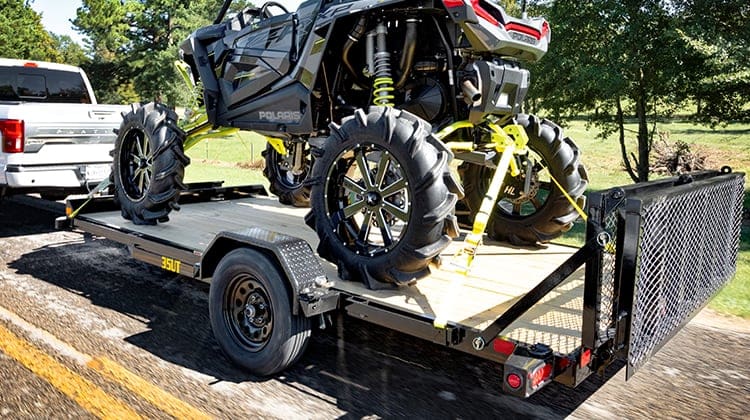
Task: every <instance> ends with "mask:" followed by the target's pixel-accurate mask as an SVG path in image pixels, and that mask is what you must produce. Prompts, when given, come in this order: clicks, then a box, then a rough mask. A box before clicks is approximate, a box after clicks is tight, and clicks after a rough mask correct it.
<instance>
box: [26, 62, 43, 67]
mask: <svg viewBox="0 0 750 420" xmlns="http://www.w3.org/2000/svg"><path fill="white" fill-rule="evenodd" d="M23 66H24V67H39V66H38V65H37V64H36V63H32V62H28V63H24V64H23Z"/></svg>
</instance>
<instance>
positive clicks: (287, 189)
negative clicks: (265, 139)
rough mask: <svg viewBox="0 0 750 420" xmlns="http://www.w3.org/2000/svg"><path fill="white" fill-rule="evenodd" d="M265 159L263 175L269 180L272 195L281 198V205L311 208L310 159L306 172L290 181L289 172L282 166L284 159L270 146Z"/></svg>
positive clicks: (264, 154)
mask: <svg viewBox="0 0 750 420" xmlns="http://www.w3.org/2000/svg"><path fill="white" fill-rule="evenodd" d="M263 157H264V158H265V164H266V165H265V168H264V169H263V175H264V176H265V177H266V179H267V180H268V184H269V187H268V188H269V190H271V193H273V194H274V195H276V196H277V197H278V198H279V203H281V204H287V205H290V206H294V207H310V185H309V183H308V182H307V180H308V178H309V177H310V173H311V169H310V166H312V162H311V161H310V160H309V158H307V168H306V169H305V172H304V173H303V174H300V175H294V176H292V177H291V179H290V174H289V170H286V169H284V168H283V167H282V166H281V165H282V160H283V157H282V156H281V155H279V152H277V151H276V149H274V148H273V147H272V146H271V145H270V144H268V145H266V150H264V151H263Z"/></svg>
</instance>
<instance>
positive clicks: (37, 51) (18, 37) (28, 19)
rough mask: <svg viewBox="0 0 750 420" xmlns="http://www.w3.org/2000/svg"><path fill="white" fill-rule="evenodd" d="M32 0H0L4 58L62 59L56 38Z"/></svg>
mask: <svg viewBox="0 0 750 420" xmlns="http://www.w3.org/2000/svg"><path fill="white" fill-rule="evenodd" d="M30 3H31V2H30V0H0V10H2V11H3V12H2V13H0V57H6V58H19V59H25V60H42V61H60V59H61V57H60V55H59V54H58V52H57V50H56V49H55V41H54V39H53V38H52V36H50V34H49V33H48V32H47V31H46V30H45V29H44V26H43V25H42V19H41V16H40V15H39V14H38V13H37V12H35V11H34V9H32V8H31V6H30Z"/></svg>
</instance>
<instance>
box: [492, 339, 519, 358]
mask: <svg viewBox="0 0 750 420" xmlns="http://www.w3.org/2000/svg"><path fill="white" fill-rule="evenodd" d="M515 349H516V345H515V344H514V343H513V342H512V341H507V340H503V339H502V338H496V339H494V340H493V341H492V350H495V352H496V353H500V354H504V355H506V356H510V355H511V354H513V350H515Z"/></svg>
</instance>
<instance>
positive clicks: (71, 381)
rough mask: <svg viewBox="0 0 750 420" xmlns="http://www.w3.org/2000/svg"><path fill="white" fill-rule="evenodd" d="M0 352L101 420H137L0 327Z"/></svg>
mask: <svg viewBox="0 0 750 420" xmlns="http://www.w3.org/2000/svg"><path fill="white" fill-rule="evenodd" d="M0 350H2V351H3V352H4V353H5V354H7V355H8V356H10V357H12V358H14V359H16V360H17V361H18V362H20V363H21V364H22V365H24V366H26V368H27V369H29V370H31V371H32V372H34V373H35V374H36V375H37V376H39V377H41V378H42V379H44V380H46V381H47V382H49V383H50V384H51V385H52V386H54V387H55V388H57V389H58V390H60V391H61V392H62V393H63V394H65V395H67V396H68V397H69V398H71V399H72V400H73V401H75V402H76V403H77V404H78V405H79V406H81V408H83V409H84V410H86V411H88V412H90V413H91V414H93V415H95V416H97V417H99V418H103V419H139V418H141V417H140V416H139V415H138V413H136V412H135V411H134V410H133V409H132V408H130V407H129V406H128V405H126V404H125V403H123V402H122V401H120V400H118V399H117V398H114V397H112V396H110V395H109V394H107V393H106V392H104V391H103V390H102V389H101V388H99V387H98V386H96V385H94V384H93V383H92V382H90V381H89V380H87V379H85V378H83V377H81V376H80V375H78V374H77V373H75V372H73V371H72V370H70V369H69V368H67V367H66V366H64V365H62V364H60V363H59V362H58V361H56V360H55V359H53V358H52V357H50V356H49V355H47V354H46V353H44V352H43V351H41V350H39V349H38V348H36V347H34V346H33V345H31V344H30V343H28V342H27V341H25V340H23V339H22V338H20V337H18V336H16V335H15V334H13V333H12V332H11V331H9V330H8V329H6V328H5V327H3V326H2V325H0Z"/></svg>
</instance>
